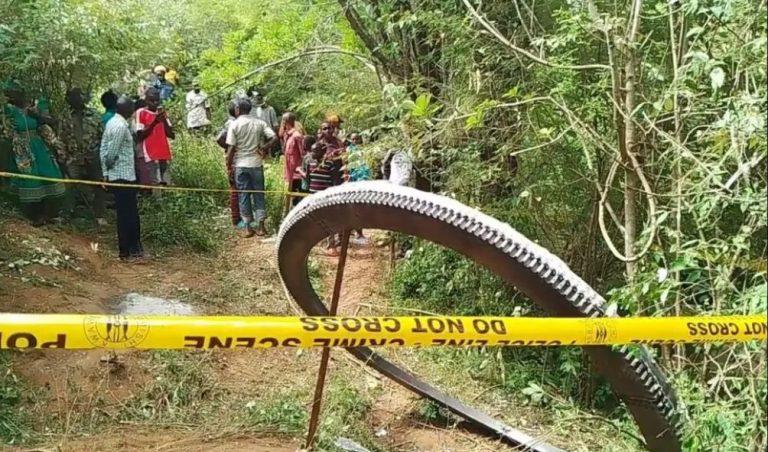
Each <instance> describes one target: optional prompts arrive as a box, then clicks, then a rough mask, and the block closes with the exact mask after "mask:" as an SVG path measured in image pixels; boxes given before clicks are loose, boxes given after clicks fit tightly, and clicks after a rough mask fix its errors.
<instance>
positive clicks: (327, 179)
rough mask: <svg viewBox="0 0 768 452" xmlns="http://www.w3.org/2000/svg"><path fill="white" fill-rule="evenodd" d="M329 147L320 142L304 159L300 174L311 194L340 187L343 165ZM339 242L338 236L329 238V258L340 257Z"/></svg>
mask: <svg viewBox="0 0 768 452" xmlns="http://www.w3.org/2000/svg"><path fill="white" fill-rule="evenodd" d="M327 151H328V149H327V146H326V145H325V143H324V142H322V141H318V142H317V143H315V144H313V145H312V148H311V150H310V153H309V154H307V156H306V157H305V158H304V161H303V162H302V165H301V168H300V169H298V172H299V174H300V175H301V176H302V177H303V178H304V179H305V180H306V181H307V185H308V186H309V193H311V194H314V193H318V192H321V191H323V190H325V189H327V188H330V187H333V186H334V185H340V184H341V182H342V178H341V168H340V167H341V165H340V160H339V159H337V158H336V159H335V158H333V156H331V155H330V152H327ZM338 247H339V240H338V236H337V234H332V235H331V236H330V237H328V249H327V250H326V254H327V255H328V256H338V255H339V250H338Z"/></svg>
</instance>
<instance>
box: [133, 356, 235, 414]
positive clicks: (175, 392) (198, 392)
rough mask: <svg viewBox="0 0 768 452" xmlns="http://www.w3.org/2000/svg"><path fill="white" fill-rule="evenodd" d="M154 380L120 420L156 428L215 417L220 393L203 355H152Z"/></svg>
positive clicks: (135, 397) (209, 365)
mask: <svg viewBox="0 0 768 452" xmlns="http://www.w3.org/2000/svg"><path fill="white" fill-rule="evenodd" d="M149 366H150V373H151V374H152V375H153V376H154V380H153V381H152V383H151V384H149V385H148V386H147V387H146V388H144V391H143V392H141V393H139V394H137V395H136V396H134V398H133V399H132V400H131V401H130V402H129V403H127V404H126V406H125V408H124V409H123V412H122V415H121V417H122V418H124V419H126V420H135V421H145V422H152V423H155V424H164V423H165V424H170V423H197V422H201V423H202V422H205V420H206V419H207V418H209V417H211V416H215V414H214V412H215V408H216V407H217V406H218V405H219V402H220V399H221V396H222V392H221V390H220V389H219V388H218V386H217V384H216V378H215V375H214V374H213V371H212V369H211V358H210V355H209V354H205V353H191V352H186V351H185V352H179V351H171V350H159V351H154V352H152V355H151V362H150V364H149Z"/></svg>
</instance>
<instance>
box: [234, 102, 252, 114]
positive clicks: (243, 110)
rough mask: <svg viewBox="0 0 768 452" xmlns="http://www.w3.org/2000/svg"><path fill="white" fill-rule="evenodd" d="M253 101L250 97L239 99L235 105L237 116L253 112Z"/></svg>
mask: <svg viewBox="0 0 768 452" xmlns="http://www.w3.org/2000/svg"><path fill="white" fill-rule="evenodd" d="M251 107H252V106H251V101H250V100H248V99H238V100H237V105H236V106H235V116H236V117H238V118H239V117H240V116H243V115H247V114H250V113H251Z"/></svg>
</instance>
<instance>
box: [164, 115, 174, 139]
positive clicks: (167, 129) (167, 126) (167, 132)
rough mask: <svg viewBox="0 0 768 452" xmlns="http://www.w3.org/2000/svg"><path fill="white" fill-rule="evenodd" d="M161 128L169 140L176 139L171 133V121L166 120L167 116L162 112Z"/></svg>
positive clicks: (172, 132)
mask: <svg viewBox="0 0 768 452" xmlns="http://www.w3.org/2000/svg"><path fill="white" fill-rule="evenodd" d="M162 121H163V127H164V128H165V136H167V137H168V138H170V139H171V140H175V139H176V134H175V133H174V131H173V126H172V125H171V121H170V120H169V119H168V115H167V114H166V113H165V112H163V120H162Z"/></svg>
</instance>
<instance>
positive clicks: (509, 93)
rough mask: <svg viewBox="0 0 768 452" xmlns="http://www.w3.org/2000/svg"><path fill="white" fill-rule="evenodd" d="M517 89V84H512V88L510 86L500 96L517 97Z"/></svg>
mask: <svg viewBox="0 0 768 452" xmlns="http://www.w3.org/2000/svg"><path fill="white" fill-rule="evenodd" d="M518 91H519V89H518V87H517V86H513V87H512V88H510V90H509V91H507V92H506V93H504V96H502V97H504V98H505V99H514V98H515V97H517V93H518Z"/></svg>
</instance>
